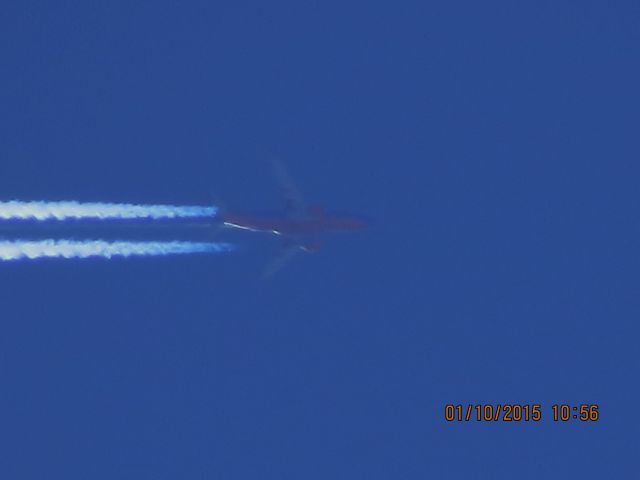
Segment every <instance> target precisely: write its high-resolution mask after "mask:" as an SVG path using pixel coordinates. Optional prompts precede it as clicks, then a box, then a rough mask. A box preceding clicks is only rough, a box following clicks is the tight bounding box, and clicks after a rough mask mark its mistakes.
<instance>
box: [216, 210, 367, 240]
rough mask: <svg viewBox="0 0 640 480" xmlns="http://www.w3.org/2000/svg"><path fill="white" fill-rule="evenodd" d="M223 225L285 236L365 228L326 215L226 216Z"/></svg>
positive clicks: (353, 220) (352, 220) (351, 220)
mask: <svg viewBox="0 0 640 480" xmlns="http://www.w3.org/2000/svg"><path fill="white" fill-rule="evenodd" d="M223 223H224V225H225V226H227V227H232V228H239V229H242V230H250V231H252V232H268V233H273V234H275V235H287V236H296V235H315V234H322V233H337V232H352V231H356V230H362V229H363V228H365V227H366V224H365V222H364V221H362V220H360V219H358V218H355V217H338V216H326V215H323V216H317V217H309V218H302V219H297V218H287V217H260V216H255V215H242V214H227V215H225V216H224V217H223Z"/></svg>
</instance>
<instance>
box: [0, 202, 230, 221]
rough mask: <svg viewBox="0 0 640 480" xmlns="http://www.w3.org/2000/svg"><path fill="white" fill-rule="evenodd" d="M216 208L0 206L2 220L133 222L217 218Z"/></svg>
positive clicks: (60, 204)
mask: <svg viewBox="0 0 640 480" xmlns="http://www.w3.org/2000/svg"><path fill="white" fill-rule="evenodd" d="M217 212H218V209H217V208H216V207H214V206H210V207H205V206H197V205H186V206H176V205H133V204H129V203H80V202H74V201H69V202H21V201H17V200H12V201H9V202H0V220H12V219H19V220H29V219H34V220H66V219H70V218H74V219H83V218H94V219H101V220H103V219H121V220H126V219H134V218H149V219H163V218H195V217H214V216H215V215H216V213H217Z"/></svg>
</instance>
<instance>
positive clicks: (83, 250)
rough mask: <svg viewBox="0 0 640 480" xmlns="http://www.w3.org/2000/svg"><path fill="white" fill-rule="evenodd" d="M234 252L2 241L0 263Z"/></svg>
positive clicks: (209, 245)
mask: <svg viewBox="0 0 640 480" xmlns="http://www.w3.org/2000/svg"><path fill="white" fill-rule="evenodd" d="M230 250H233V245H231V244H229V243H215V242H200V243H198V242H178V241H174V242H125V241H114V242H105V241H103V240H81V241H75V240H36V241H31V240H16V241H0V261H1V260H20V259H36V258H89V257H102V258H112V257H130V256H134V255H139V256H158V255H180V254H189V253H216V252H228V251H230Z"/></svg>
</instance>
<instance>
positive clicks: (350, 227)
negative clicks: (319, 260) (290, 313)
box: [222, 160, 367, 276]
mask: <svg viewBox="0 0 640 480" xmlns="http://www.w3.org/2000/svg"><path fill="white" fill-rule="evenodd" d="M273 166H274V169H275V173H276V180H277V181H278V185H279V187H280V190H281V193H282V196H283V197H284V200H285V211H284V214H283V215H282V216H271V217H267V216H256V215H248V214H241V213H232V212H227V213H223V214H222V222H223V225H224V226H225V227H229V228H236V229H241V230H248V231H251V232H266V233H271V234H274V235H279V236H281V237H282V238H283V240H284V241H283V246H282V250H281V252H280V254H279V255H278V256H277V257H276V259H275V260H274V261H273V262H272V263H271V265H269V266H268V267H267V270H266V271H265V276H270V275H272V274H273V273H275V272H276V271H277V270H279V269H280V268H281V267H282V266H283V265H284V264H285V263H286V262H287V261H288V260H290V259H291V258H292V257H293V256H295V254H296V253H298V252H300V251H304V252H317V251H318V250H320V248H321V247H322V242H321V240H320V237H321V236H323V235H326V234H329V233H339V232H353V231H357V230H362V229H364V228H365V227H366V226H367V223H366V222H365V221H364V220H362V219H360V218H357V217H352V216H339V215H331V214H329V213H327V212H326V211H325V209H324V208H322V207H318V206H308V205H307V204H306V202H305V201H304V200H303V198H302V196H301V195H300V192H299V190H298V189H297V188H296V186H295V185H294V182H293V180H292V179H291V177H290V175H289V173H288V172H287V170H286V169H285V168H284V165H283V164H282V163H281V162H279V161H276V160H274V161H273Z"/></svg>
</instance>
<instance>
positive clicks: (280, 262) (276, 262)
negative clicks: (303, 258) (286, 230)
mask: <svg viewBox="0 0 640 480" xmlns="http://www.w3.org/2000/svg"><path fill="white" fill-rule="evenodd" d="M300 251H301V249H300V246H299V245H296V244H294V243H290V244H287V245H284V247H283V248H282V250H281V251H280V253H279V254H278V256H277V257H276V258H274V259H273V261H272V262H271V263H270V264H269V265H267V268H266V269H265V270H264V273H263V274H262V278H268V277H271V276H272V275H273V274H274V273H276V272H277V271H279V270H280V269H281V268H282V267H284V266H285V265H286V264H287V263H288V262H289V260H291V259H292V258H293V257H295V256H296V254H297V253H298V252H300Z"/></svg>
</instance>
